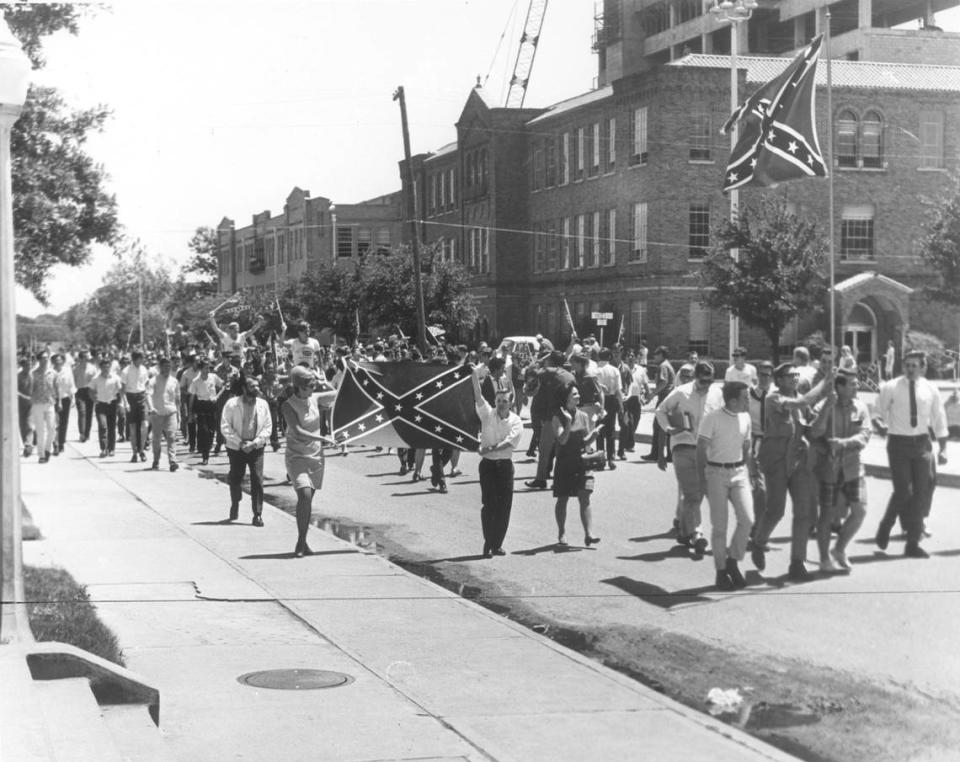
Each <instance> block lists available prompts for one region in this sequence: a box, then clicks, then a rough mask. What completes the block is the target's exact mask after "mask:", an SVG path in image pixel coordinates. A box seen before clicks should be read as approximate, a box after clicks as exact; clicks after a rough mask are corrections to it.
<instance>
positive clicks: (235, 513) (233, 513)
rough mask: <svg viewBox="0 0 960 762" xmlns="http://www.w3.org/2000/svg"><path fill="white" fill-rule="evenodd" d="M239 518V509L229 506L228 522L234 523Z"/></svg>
mask: <svg viewBox="0 0 960 762" xmlns="http://www.w3.org/2000/svg"><path fill="white" fill-rule="evenodd" d="M238 518H240V508H239V506H236V505H231V506H230V521H236V520H237V519H238Z"/></svg>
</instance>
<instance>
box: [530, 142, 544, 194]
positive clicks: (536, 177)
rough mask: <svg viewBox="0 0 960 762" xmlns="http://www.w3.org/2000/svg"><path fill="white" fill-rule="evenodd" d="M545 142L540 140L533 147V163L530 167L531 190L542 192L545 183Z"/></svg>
mask: <svg viewBox="0 0 960 762" xmlns="http://www.w3.org/2000/svg"><path fill="white" fill-rule="evenodd" d="M543 159H544V155H543V142H542V141H540V140H538V141H537V142H536V143H535V144H534V147H533V161H532V162H531V165H530V175H531V177H530V188H531V190H535V191H537V190H540V189H541V188H542V187H543V183H544V174H545V173H544V167H543Z"/></svg>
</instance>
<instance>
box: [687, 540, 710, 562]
mask: <svg viewBox="0 0 960 762" xmlns="http://www.w3.org/2000/svg"><path fill="white" fill-rule="evenodd" d="M691 547H692V548H693V557H694V558H696V559H698V560H699V559H701V558H703V554H704V553H706V552H707V538H706V537H698V538H697V539H695V540H694V541H693V545H692V546H691Z"/></svg>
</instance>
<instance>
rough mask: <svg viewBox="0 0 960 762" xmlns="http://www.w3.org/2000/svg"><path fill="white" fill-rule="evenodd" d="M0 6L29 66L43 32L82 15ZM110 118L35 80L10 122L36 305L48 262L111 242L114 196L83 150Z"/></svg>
mask: <svg viewBox="0 0 960 762" xmlns="http://www.w3.org/2000/svg"><path fill="white" fill-rule="evenodd" d="M0 7H2V8H3V12H4V16H5V18H6V19H7V22H8V23H9V24H10V28H11V30H12V31H13V33H14V34H15V35H16V36H17V38H18V39H19V40H20V41H21V44H22V45H23V47H24V50H25V51H26V53H27V55H28V56H29V57H30V60H31V62H32V63H33V66H34V68H40V67H41V66H42V65H43V63H44V60H43V55H42V38H43V37H45V36H47V35H49V34H52V33H53V32H56V31H59V30H66V31H69V32H71V33H73V34H76V32H77V21H78V19H79V17H80V15H81V14H82V13H83V11H82V10H78V6H74V5H69V4H49V5H44V4H34V3H15V4H6V5H2V6H0ZM108 116H109V111H108V110H107V109H106V108H104V107H102V106H98V107H96V108H91V109H85V110H73V109H70V108H69V107H68V106H67V105H66V103H65V102H64V100H63V98H61V97H60V95H59V94H58V93H57V91H56V90H55V89H53V88H50V87H40V86H32V87H31V88H30V91H29V94H28V96H27V101H26V103H25V104H24V107H23V112H22V114H21V116H20V118H19V119H18V120H17V123H16V124H15V125H14V128H13V132H12V135H11V154H12V159H13V161H12V165H13V166H12V170H11V171H12V176H13V222H14V230H15V233H16V240H15V252H16V279H17V283H19V284H20V285H22V286H23V287H24V288H26V289H28V290H29V291H30V292H31V293H32V294H33V295H34V296H35V297H36V298H37V300H38V301H40V302H41V303H44V304H45V303H46V290H45V288H44V281H45V280H46V277H47V274H48V273H49V271H50V268H51V267H53V266H54V265H56V264H67V265H71V266H77V265H81V264H84V263H85V262H86V261H87V260H88V259H89V257H90V245H91V244H93V243H98V242H99V243H106V244H113V243H114V242H115V241H116V237H117V232H118V228H119V225H118V222H117V209H116V200H115V198H114V197H113V196H112V195H111V194H108V193H107V192H106V191H105V190H104V187H103V186H104V183H105V180H106V175H105V173H104V171H103V168H102V167H101V166H99V165H97V164H96V163H95V162H94V161H93V159H92V158H91V157H90V156H89V155H87V153H86V150H85V149H86V146H85V143H86V139H87V136H88V135H89V134H90V133H91V132H99V131H100V130H102V129H103V125H104V123H105V122H106V119H107V118H108Z"/></svg>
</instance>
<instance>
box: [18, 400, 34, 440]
mask: <svg viewBox="0 0 960 762" xmlns="http://www.w3.org/2000/svg"><path fill="white" fill-rule="evenodd" d="M17 403H18V410H17V412H18V413H19V418H20V420H19V423H20V439H21V441H22V442H23V446H24V447H33V440H34V433H33V424H32V423H31V421H30V400H22V399H19V398H18V399H17Z"/></svg>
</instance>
